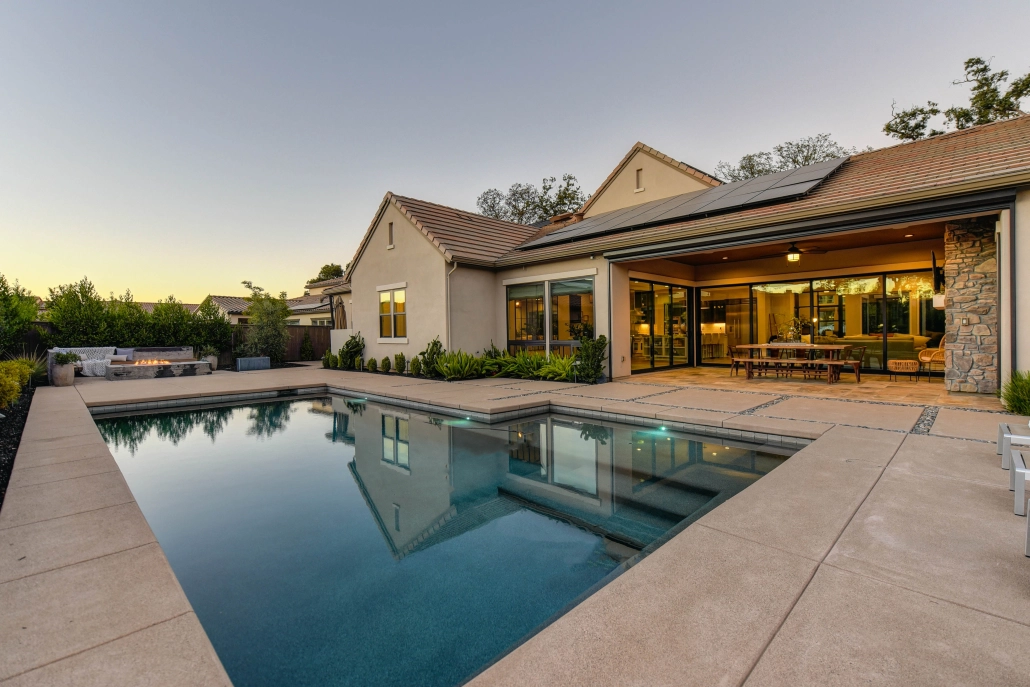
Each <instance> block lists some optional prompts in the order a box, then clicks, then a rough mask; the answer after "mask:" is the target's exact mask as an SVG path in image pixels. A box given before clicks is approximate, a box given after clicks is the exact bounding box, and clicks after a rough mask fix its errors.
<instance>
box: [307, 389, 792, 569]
mask: <svg viewBox="0 0 1030 687" xmlns="http://www.w3.org/2000/svg"><path fill="white" fill-rule="evenodd" d="M332 408H333V411H334V413H335V417H334V422H333V431H332V433H330V434H327V438H329V439H330V440H332V441H343V442H345V443H348V444H350V443H353V445H354V447H355V449H354V459H353V460H352V461H351V463H350V464H349V466H348V467H349V468H350V471H351V474H352V476H353V477H354V480H355V481H356V483H357V485H358V487H359V489H360V491H361V493H362V495H363V497H364V498H365V502H366V504H367V505H368V508H369V510H370V511H371V512H372V515H373V516H374V518H375V520H376V522H377V524H378V526H379V529H380V531H381V532H382V534H383V537H384V539H385V540H386V543H387V545H388V546H389V548H390V551H391V552H392V554H393V556H394V557H395V558H397V559H398V560H399V559H401V558H403V557H405V556H408V555H410V554H412V553H414V552H417V551H419V550H421V549H425V548H428V547H430V546H433V545H434V544H437V543H440V542H443V541H446V540H448V539H451V538H454V537H457V536H460V535H461V534H463V533H465V532H468V531H470V530H472V529H475V528H477V527H479V526H481V525H483V524H485V523H487V522H490V521H491V520H494V519H496V518H500V517H503V516H505V515H508V514H510V513H514V512H516V511H518V510H520V509H529V510H533V511H536V512H538V513H542V514H544V515H547V516H549V517H553V518H556V519H559V520H563V521H566V522H571V523H573V524H575V525H578V526H580V527H584V528H586V529H589V530H592V531H594V532H596V533H597V534H600V535H602V536H603V537H604V538H605V543H606V549H607V552H608V554H609V555H611V556H612V557H614V558H616V559H620V560H621V559H623V558H627V557H629V556H632V555H634V554H636V552H637V551H638V550H640V549H642V548H644V547H646V546H647V545H648V544H651V543H652V542H654V541H655V540H657V539H659V538H660V537H661V536H662V535H664V534H665V533H666V532H668V531H669V530H670V529H671V528H673V527H676V526H677V525H679V524H680V523H683V522H687V523H689V522H691V521H693V520H695V519H697V518H699V517H700V516H701V515H703V514H704V513H706V512H708V511H710V510H711V509H712V508H714V507H715V506H717V505H719V504H720V503H722V502H723V501H725V500H726V499H728V498H730V497H731V496H733V495H734V494H736V493H738V492H739V491H741V490H742V489H744V488H746V487H747V486H748V485H750V484H751V483H753V482H754V481H756V480H757V479H758V478H760V477H761V476H762V475H764V474H767V473H768V472H769V471H771V470H772V469H774V468H775V467H776V466H777V465H779V464H781V463H782V462H783V460H784V459H785V458H786V457H788V456H789V455H790V453H791V451H790V450H787V449H780V448H779V447H756V446H754V445H748V444H741V443H735V444H734V443H718V444H712V443H708V442H707V441H706V439H705V438H704V437H696V436H695V437H692V436H688V435H683V434H676V433H672V432H666V431H663V430H659V429H645V428H640V427H630V426H619V425H615V426H612V425H607V426H602V425H597V424H590V423H585V422H581V421H578V420H576V419H574V418H566V417H559V416H544V417H540V418H534V419H528V420H522V421H519V422H517V423H514V424H508V425H493V426H489V425H482V424H478V423H473V422H468V421H458V420H451V419H447V420H443V419H440V418H434V417H431V416H429V415H426V414H423V413H418V412H413V411H407V410H404V409H400V408H394V407H390V406H381V405H378V404H375V403H365V402H361V401H357V402H356V401H353V400H350V399H344V398H342V397H334V398H333V399H332Z"/></svg>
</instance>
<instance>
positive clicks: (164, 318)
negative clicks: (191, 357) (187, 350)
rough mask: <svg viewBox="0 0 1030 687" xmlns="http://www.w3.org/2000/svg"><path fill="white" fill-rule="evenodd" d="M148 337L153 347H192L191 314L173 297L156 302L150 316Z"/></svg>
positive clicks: (194, 341)
mask: <svg viewBox="0 0 1030 687" xmlns="http://www.w3.org/2000/svg"><path fill="white" fill-rule="evenodd" d="M150 337H151V341H152V342H153V345H155V346H192V345H193V344H194V343H196V330H195V328H194V320H193V314H192V313H191V312H190V311H189V310H187V309H186V307H185V306H183V304H182V303H180V302H179V301H177V300H175V296H169V297H168V300H165V301H158V302H157V303H155V304H154V312H152V313H151V314H150Z"/></svg>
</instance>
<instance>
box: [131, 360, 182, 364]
mask: <svg viewBox="0 0 1030 687" xmlns="http://www.w3.org/2000/svg"><path fill="white" fill-rule="evenodd" d="M132 364H133V365H171V364H172V361H171V360H149V359H148V360H136V361H133V363H132Z"/></svg>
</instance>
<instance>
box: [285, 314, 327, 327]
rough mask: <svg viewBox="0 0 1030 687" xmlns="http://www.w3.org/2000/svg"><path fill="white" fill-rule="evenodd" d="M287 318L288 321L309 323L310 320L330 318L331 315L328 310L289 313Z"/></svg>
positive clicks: (301, 323)
mask: <svg viewBox="0 0 1030 687" xmlns="http://www.w3.org/2000/svg"><path fill="white" fill-rule="evenodd" d="M287 319H289V320H290V321H293V320H296V321H297V324H299V325H310V324H311V321H312V320H328V319H332V315H330V314H329V311H328V310H326V311H325V312H315V313H310V312H306V313H304V314H300V313H291V314H290V316H289V318H287ZM330 326H331V325H330Z"/></svg>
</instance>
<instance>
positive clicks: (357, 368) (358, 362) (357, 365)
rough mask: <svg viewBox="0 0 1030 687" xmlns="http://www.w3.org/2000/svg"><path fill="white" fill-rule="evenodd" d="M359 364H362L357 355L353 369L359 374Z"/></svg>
mask: <svg viewBox="0 0 1030 687" xmlns="http://www.w3.org/2000/svg"><path fill="white" fill-rule="evenodd" d="M361 363H362V360H361V356H360V355H359V356H358V357H357V358H355V359H354V369H355V370H357V371H358V372H361Z"/></svg>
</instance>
